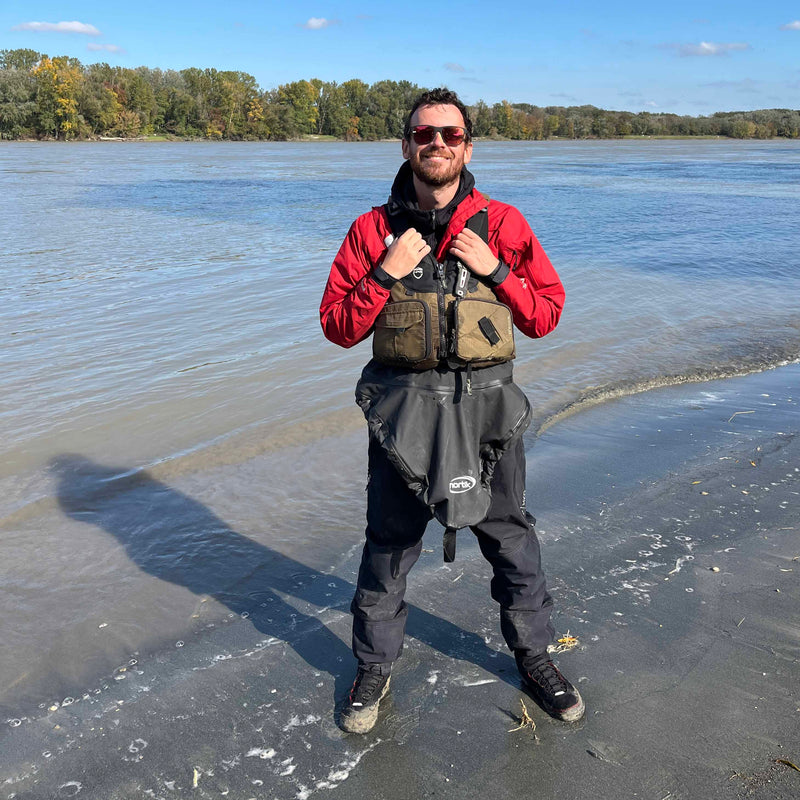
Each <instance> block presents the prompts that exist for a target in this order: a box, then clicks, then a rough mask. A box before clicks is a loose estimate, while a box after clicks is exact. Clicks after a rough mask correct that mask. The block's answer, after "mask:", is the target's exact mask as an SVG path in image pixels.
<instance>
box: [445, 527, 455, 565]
mask: <svg viewBox="0 0 800 800" xmlns="http://www.w3.org/2000/svg"><path fill="white" fill-rule="evenodd" d="M442 550H443V551H444V560H445V563H447V564H450V563H452V562H453V561H455V560H456V529H455V528H445V530H444V538H443V539H442Z"/></svg>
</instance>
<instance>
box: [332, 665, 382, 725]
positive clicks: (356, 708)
mask: <svg viewBox="0 0 800 800" xmlns="http://www.w3.org/2000/svg"><path fill="white" fill-rule="evenodd" d="M382 668H383V669H382ZM384 672H385V674H384ZM390 678H391V675H389V673H388V671H387V670H386V665H383V664H370V665H366V664H360V665H359V667H358V673H357V674H356V679H355V681H354V682H353V688H352V689H351V690H350V694H349V695H348V697H347V702H346V703H345V706H344V708H343V709H342V714H341V717H340V719H339V725H340V726H341V728H342V730H344V731H347V732H348V733H369V732H370V731H371V730H372V729H373V728H374V727H375V723H376V722H377V721H378V706H379V705H380V702H381V700H383V698H384V697H385V696H386V693H387V692H388V691H389V680H390Z"/></svg>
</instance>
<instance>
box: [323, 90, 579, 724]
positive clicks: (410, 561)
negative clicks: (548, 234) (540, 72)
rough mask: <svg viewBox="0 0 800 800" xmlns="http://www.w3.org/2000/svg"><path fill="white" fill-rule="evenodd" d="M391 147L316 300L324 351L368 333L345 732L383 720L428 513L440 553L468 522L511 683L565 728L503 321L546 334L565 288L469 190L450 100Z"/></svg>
mask: <svg viewBox="0 0 800 800" xmlns="http://www.w3.org/2000/svg"><path fill="white" fill-rule="evenodd" d="M402 151H403V158H404V159H405V163H404V164H403V165H402V166H401V167H400V171H399V172H398V174H397V177H396V179H395V181H394V184H393V186H392V192H391V197H390V198H389V202H388V203H387V204H386V205H384V206H380V207H376V208H373V209H372V211H370V212H368V213H366V214H364V215H362V216H361V217H359V218H358V219H357V220H356V221H355V222H354V223H353V225H352V226H351V228H350V231H349V233H348V234H347V238H346V239H345V240H344V243H343V244H342V246H341V248H340V249H339V252H338V254H337V256H336V258H335V260H334V262H333V266H332V268H331V273H330V276H329V278H328V283H327V285H326V287H325V293H324V295H323V298H322V304H321V307H320V319H321V322H322V328H323V331H324V333H325V336H326V337H327V338H328V339H330V340H331V341H332V342H334V343H336V344H338V345H341V346H342V347H351V346H352V345H354V344H357V343H358V342H360V341H362V340H363V339H365V338H366V337H368V336H369V335H370V334H372V335H373V358H372V360H370V362H369V363H368V364H367V366H366V367H365V368H364V370H363V372H362V375H361V379H360V380H359V382H358V385H357V388H356V399H357V402H358V403H359V405H360V406H361V408H362V409H363V411H364V414H365V416H366V418H367V423H368V427H369V482H368V487H367V528H366V543H365V545H364V551H363V555H362V559H361V567H360V569H359V574H358V584H357V588H356V593H355V597H354V599H353V602H352V606H351V610H352V613H353V653H354V655H355V657H356V659H357V660H358V668H357V673H356V678H355V682H354V683H353V688H352V689H351V691H350V694H349V696H348V698H347V701H346V703H345V706H344V708H343V710H342V713H341V715H340V725H341V727H342V728H343V729H344V730H345V731H348V732H353V733H366V732H367V731H369V730H371V729H372V728H373V727H374V725H375V724H376V722H377V718H378V707H379V703H380V700H381V699H382V698H383V697H384V696H385V695H386V693H387V691H388V689H389V684H390V676H391V669H392V664H393V663H394V662H395V661H396V660H397V658H398V657H399V656H400V653H401V651H402V647H403V637H404V632H405V622H406V617H407V615H408V609H407V606H406V603H405V602H404V599H403V598H404V594H405V588H406V577H407V575H408V573H409V570H410V569H411V567H412V566H413V565H414V563H415V562H416V561H417V559H418V558H419V555H420V553H421V550H422V536H423V533H424V531H425V528H426V526H427V524H428V522H429V521H430V520H431V519H432V518H433V517H435V518H436V519H437V520H439V521H440V522H441V523H442V524H443V525H444V526H445V529H446V530H445V536H444V553H445V560H446V561H451V560H452V559H453V558H454V555H455V531H456V530H457V529H459V528H463V527H469V528H471V530H472V532H473V533H474V534H475V536H476V537H477V539H478V544H479V547H480V550H481V553H482V554H483V556H484V557H485V558H486V559H487V560H488V561H489V562H490V564H491V565H492V569H493V575H494V577H493V579H492V581H491V596H492V597H493V598H494V600H495V601H497V603H498V604H499V606H500V623H501V630H502V633H503V636H504V638H505V640H506V643H507V644H508V647H509V648H510V650H511V651H512V652H513V653H514V656H515V659H516V663H517V666H518V668H519V671H520V675H521V677H522V681H523V685H524V686H525V688H526V689H527V690H528V691H529V692H530V693H531V695H532V696H533V697H534V699H535V700H536V701H537V702H538V703H539V705H540V706H541V707H542V708H543V709H544V710H545V711H547V712H548V713H549V714H550V715H551V716H553V717H555V718H557V719H560V720H563V721H566V722H574V721H576V720H578V719H580V718H581V716H582V715H583V713H584V704H583V700H582V699H581V696H580V694H579V693H578V691H577V689H575V687H574V686H573V685H572V684H571V683H570V682H569V681H568V680H567V679H566V678H565V677H564V676H563V675H562V674H561V672H560V671H559V670H558V668H557V667H556V666H555V665H554V664H553V662H552V661H551V660H550V657H549V655H548V650H547V648H548V645H549V644H550V643H551V641H552V638H553V628H552V626H551V624H550V614H551V610H552V605H553V603H552V599H551V597H550V595H549V593H548V591H547V587H546V582H545V576H544V573H543V571H542V567H541V558H540V551H539V541H538V538H537V536H536V532H535V530H534V527H533V523H534V521H535V520H534V519H533V517H531V516H530V514H529V513H528V511H527V510H526V507H525V450H524V446H523V442H522V433H523V432H524V430H525V428H526V427H527V426H528V423H529V421H530V405H529V404H528V401H527V399H526V398H525V395H524V394H523V393H522V391H521V390H520V389H519V388H518V387H517V386H516V385H515V384H514V383H513V379H512V359H513V357H514V355H515V350H514V334H513V331H514V328H516V329H517V330H518V331H520V332H522V333H523V334H525V335H526V336H529V337H532V338H539V337H541V336H545V335H546V334H548V333H550V331H552V330H553V329H554V328H555V327H556V325H557V324H558V320H559V317H560V315H561V309H562V307H563V304H564V289H563V287H562V285H561V282H560V281H559V278H558V275H557V274H556V272H555V270H554V269H553V267H552V265H551V264H550V261H549V260H548V258H547V256H546V255H545V252H544V250H542V248H541V246H540V244H539V242H538V241H537V240H536V237H535V236H534V235H533V233H532V232H531V229H530V227H529V226H528V224H527V222H526V221H525V219H524V218H523V217H522V215H521V214H520V212H519V211H517V209H515V208H513V207H512V206H509V205H506V204H504V203H500V202H498V201H496V200H494V199H489V198H488V197H487V196H486V195H483V194H481V193H480V192H478V191H477V190H476V189H475V180H474V178H473V176H472V174H471V173H470V172H469V171H468V170H467V169H466V165H467V164H469V163H470V160H471V158H472V123H471V120H470V118H469V114H468V112H467V109H466V107H465V106H464V105H463V103H462V102H461V101H460V100H459V99H458V97H457V95H456V94H455V93H453V92H450V91H448V90H446V89H434V90H432V91H429V92H425V93H424V94H423V95H422V96H421V97H419V98H418V99H417V101H416V102H415V103H414V105H413V107H412V108H411V111H410V112H409V115H408V118H407V121H406V125H405V130H404V136H403V141H402Z"/></svg>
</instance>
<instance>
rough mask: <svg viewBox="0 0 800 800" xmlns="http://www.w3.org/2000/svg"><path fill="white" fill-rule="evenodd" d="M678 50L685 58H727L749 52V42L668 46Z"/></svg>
mask: <svg viewBox="0 0 800 800" xmlns="http://www.w3.org/2000/svg"><path fill="white" fill-rule="evenodd" d="M667 46H668V47H672V48H674V49H675V50H677V52H678V55H679V56H682V57H684V58H686V57H691V56H727V55H728V53H733V52H736V51H741V50H749V49H750V45H749V44H747V42H700V44H673V45H667Z"/></svg>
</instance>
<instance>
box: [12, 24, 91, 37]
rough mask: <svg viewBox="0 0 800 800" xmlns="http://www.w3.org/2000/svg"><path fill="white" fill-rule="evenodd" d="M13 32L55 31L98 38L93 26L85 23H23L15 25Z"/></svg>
mask: <svg viewBox="0 0 800 800" xmlns="http://www.w3.org/2000/svg"><path fill="white" fill-rule="evenodd" d="M12 30H15V31H55V32H57V33H83V34H85V35H86V36H100V31H99V30H97V28H95V26H94V25H87V24H86V23H85V22H23V23H22V25H15V26H14V27H13V28H12Z"/></svg>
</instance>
